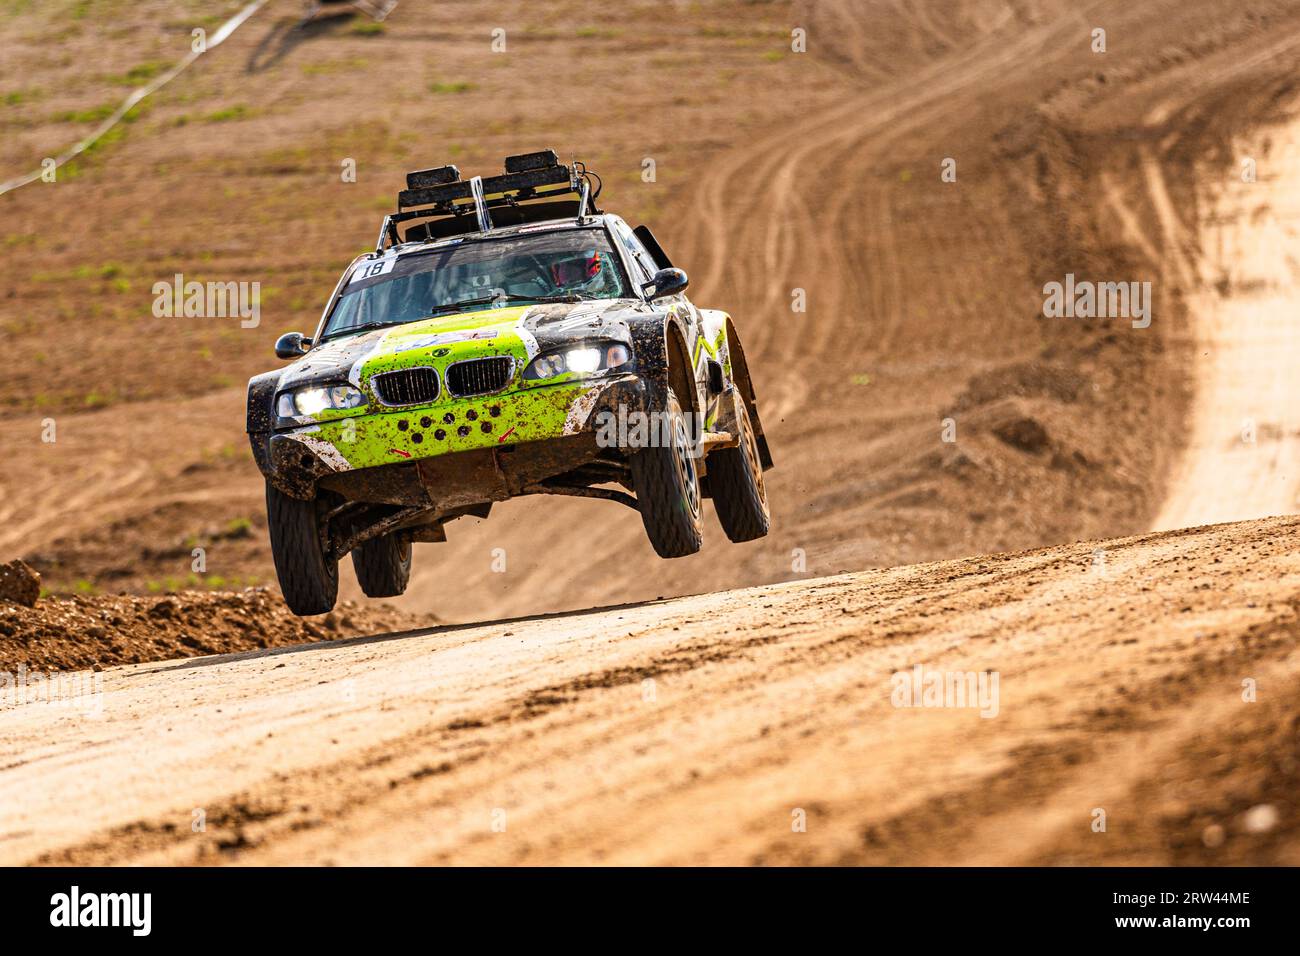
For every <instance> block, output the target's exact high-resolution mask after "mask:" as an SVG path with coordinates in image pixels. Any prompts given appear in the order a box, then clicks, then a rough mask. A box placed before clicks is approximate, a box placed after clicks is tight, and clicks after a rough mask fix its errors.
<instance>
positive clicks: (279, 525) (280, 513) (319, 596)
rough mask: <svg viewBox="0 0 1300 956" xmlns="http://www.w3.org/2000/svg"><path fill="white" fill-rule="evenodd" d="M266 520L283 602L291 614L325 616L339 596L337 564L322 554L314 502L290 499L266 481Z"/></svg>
mask: <svg viewBox="0 0 1300 956" xmlns="http://www.w3.org/2000/svg"><path fill="white" fill-rule="evenodd" d="M266 518H267V526H268V527H269V529H270V532H271V557H272V558H273V559H274V560H275V574H276V577H277V578H279V580H280V591H281V593H283V594H284V602H285V603H286V604H288V605H289V610H291V611H293V613H294V614H298V615H308V614H324V613H325V612H326V611H329V610H330V609H332V608H333V607H334V602H335V600H337V599H338V593H339V564H338V562H337V561H336V560H334V559H333V558H331V557H330V556H329V555H327V554H326V553H325V547H324V545H323V543H322V541H321V536H320V531H319V530H318V525H317V516H316V501H315V500H312V501H300V500H298V499H297V498H290V497H289V496H288V495H286V494H284V493H283V492H281V491H280V490H279V489H278V488H276V487H275V486H274V485H272V484H271V483H270V482H267V485H266Z"/></svg>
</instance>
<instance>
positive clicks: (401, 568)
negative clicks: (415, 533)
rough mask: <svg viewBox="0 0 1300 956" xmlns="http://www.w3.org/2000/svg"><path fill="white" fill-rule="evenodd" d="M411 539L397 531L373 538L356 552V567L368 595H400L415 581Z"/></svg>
mask: <svg viewBox="0 0 1300 956" xmlns="http://www.w3.org/2000/svg"><path fill="white" fill-rule="evenodd" d="M411 551H412V545H411V539H410V538H408V537H406V536H405V535H401V534H397V533H396V532H394V533H391V534H386V535H383V536H382V537H378V538H372V539H370V540H369V541H366V542H364V543H362V544H359V545H357V546H356V548H355V549H353V551H352V569H353V570H354V571H356V572H357V583H358V584H360V585H361V590H362V591H364V592H365V595H366V597H372V598H383V597H397V596H398V595H399V594H404V593H406V585H407V584H408V583H409V582H410V580H411Z"/></svg>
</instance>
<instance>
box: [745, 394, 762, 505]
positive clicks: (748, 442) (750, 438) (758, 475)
mask: <svg viewBox="0 0 1300 956" xmlns="http://www.w3.org/2000/svg"><path fill="white" fill-rule="evenodd" d="M740 428H741V431H742V432H744V435H743V438H744V442H745V461H746V463H747V464H748V465H749V473H750V474H751V475H753V477H754V489H755V490H756V491H757V492H758V500H759V501H761V502H762V503H763V510H764V511H766V510H767V487H766V486H765V485H764V484H763V462H762V460H761V459H760V458H759V456H758V436H757V435H755V434H754V427H753V426H752V425H751V424H750V422H749V409H745V410H744V414H743V415H741V416H740Z"/></svg>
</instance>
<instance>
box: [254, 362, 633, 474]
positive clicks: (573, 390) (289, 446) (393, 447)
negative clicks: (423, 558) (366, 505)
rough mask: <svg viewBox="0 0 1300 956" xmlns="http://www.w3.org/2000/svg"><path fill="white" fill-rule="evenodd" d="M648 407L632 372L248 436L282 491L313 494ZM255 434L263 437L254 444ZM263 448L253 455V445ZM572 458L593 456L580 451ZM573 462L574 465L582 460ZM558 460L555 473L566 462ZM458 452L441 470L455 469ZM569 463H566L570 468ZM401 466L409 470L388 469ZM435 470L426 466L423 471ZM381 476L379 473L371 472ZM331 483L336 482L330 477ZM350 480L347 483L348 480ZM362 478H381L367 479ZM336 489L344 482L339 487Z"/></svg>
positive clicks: (579, 429)
mask: <svg viewBox="0 0 1300 956" xmlns="http://www.w3.org/2000/svg"><path fill="white" fill-rule="evenodd" d="M620 407H621V408H623V409H624V410H625V411H626V412H632V411H636V412H644V411H646V410H647V389H646V385H645V382H644V381H643V380H642V379H641V378H640V376H638V375H637V374H636V373H634V372H625V373H622V374H615V375H610V376H607V377H602V378H597V379H588V380H585V381H581V382H568V383H564V384H559V385H541V386H533V387H530V388H525V389H517V390H514V391H508V392H503V393H501V394H497V395H484V396H478V397H474V398H465V399H453V400H446V399H443V400H439V401H438V402H436V403H434V404H431V405H425V406H421V407H409V408H400V409H391V410H385V411H382V412H375V413H372V414H367V415H358V416H353V417H351V418H341V419H336V420H333V421H328V422H321V423H319V424H315V425H307V426H303V427H299V428H291V429H287V430H284V431H279V432H274V433H271V434H269V435H262V436H257V435H252V436H250V437H251V438H252V439H253V441H254V452H255V455H256V457H257V459H258V464H259V466H261V467H262V470H263V472H264V474H265V475H266V477H267V479H268V480H270V481H271V482H272V483H273V484H274V485H276V486H277V487H278V488H280V490H282V491H284V492H285V493H286V494H289V495H292V496H294V497H298V498H305V497H311V496H312V495H313V494H314V489H315V486H316V485H317V484H318V483H319V482H321V481H322V480H325V479H329V478H330V477H331V476H337V475H344V474H347V473H350V472H356V471H362V470H367V469H386V470H388V469H391V468H392V466H401V465H418V464H419V463H420V462H422V461H428V460H429V459H434V458H443V457H446V456H455V455H458V454H461V453H466V452H479V453H480V454H478V455H473V456H468V457H467V458H466V460H465V464H466V466H467V468H468V467H469V466H470V465H471V459H472V460H473V461H474V462H477V461H479V460H481V459H482V457H483V456H482V454H481V453H482V452H483V451H484V450H486V449H493V450H495V451H505V450H507V449H512V448H514V447H515V446H519V445H523V444H526V443H530V442H545V441H549V440H554V439H563V438H571V437H574V436H581V435H588V436H591V435H593V434H594V432H595V431H596V429H597V427H598V423H599V421H600V413H601V412H602V411H609V412H613V413H614V414H618V413H619V409H620ZM259 438H260V439H261V440H262V441H264V442H265V444H264V445H263V446H262V448H261V449H259V448H258V447H257V442H258V440H259ZM566 444H567V446H571V447H573V448H574V449H575V451H576V450H577V449H578V448H580V447H581V448H582V449H589V448H594V447H595V443H594V442H569V443H566ZM259 451H260V452H261V454H257V453H258V452H259ZM577 457H579V458H582V457H591V455H590V452H589V451H583V452H582V453H581V454H578V455H577ZM580 463H581V462H580V461H575V462H574V464H573V466H576V465H577V464H580ZM564 464H565V462H564V461H563V456H560V459H559V460H557V462H556V466H557V468H558V470H557V471H555V472H553V473H555V474H558V473H560V472H562V471H564V470H567V468H566V467H562V466H563V465H564ZM455 466H456V459H454V458H453V459H449V460H448V461H446V462H445V463H442V464H440V465H439V468H438V469H437V470H438V471H442V470H444V469H445V468H453V469H454V468H455ZM573 466H569V467H573ZM393 470H394V471H397V472H405V471H408V470H409V469H402V468H397V469H393ZM433 471H434V469H431V468H426V469H425V472H426V474H431V473H433ZM374 477H376V478H377V477H379V476H374ZM328 484H330V485H331V486H335V485H338V484H339V482H336V481H330V482H328ZM345 484H351V483H345ZM366 484H367V485H374V484H378V485H380V486H382V485H383V484H384V482H383V481H378V482H374V481H367V482H366ZM340 490H341V489H340ZM366 497H367V498H370V499H371V500H393V498H394V495H393V493H384V492H371V493H368V494H367V495H366Z"/></svg>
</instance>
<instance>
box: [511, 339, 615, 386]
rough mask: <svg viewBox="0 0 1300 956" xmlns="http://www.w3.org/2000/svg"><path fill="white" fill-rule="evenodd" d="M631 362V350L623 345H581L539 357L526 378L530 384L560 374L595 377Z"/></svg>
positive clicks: (529, 369)
mask: <svg viewBox="0 0 1300 956" xmlns="http://www.w3.org/2000/svg"><path fill="white" fill-rule="evenodd" d="M630 361H632V352H631V350H630V349H629V348H628V347H627V346H626V345H623V344H622V343H619V342H613V343H604V344H597V345H578V346H575V347H573V348H567V349H558V350H556V351H554V352H546V353H544V354H542V355H539V356H537V358H535V359H533V360H532V361H531V362H529V363H528V368H526V369H524V378H525V379H527V380H531V381H539V380H542V379H548V378H555V377H556V376H559V375H564V374H566V373H572V374H574V375H579V376H582V375H592V374H594V373H596V372H607V371H609V370H610V369H615V368H618V367H619V366H620V365H626V364H627V363H628V362H630Z"/></svg>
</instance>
